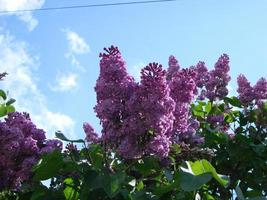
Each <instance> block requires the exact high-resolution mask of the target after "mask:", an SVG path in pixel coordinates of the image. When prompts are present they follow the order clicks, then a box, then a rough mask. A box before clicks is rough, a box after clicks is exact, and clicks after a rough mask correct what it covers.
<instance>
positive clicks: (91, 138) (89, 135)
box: [83, 123, 100, 143]
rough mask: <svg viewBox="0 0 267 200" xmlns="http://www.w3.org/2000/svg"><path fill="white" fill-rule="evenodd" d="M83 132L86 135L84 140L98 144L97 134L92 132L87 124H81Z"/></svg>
mask: <svg viewBox="0 0 267 200" xmlns="http://www.w3.org/2000/svg"><path fill="white" fill-rule="evenodd" d="M83 130H84V132H85V134H86V138H85V140H86V141H87V142H89V143H98V142H99V140H100V139H99V136H98V135H97V133H96V132H95V131H94V129H93V128H92V126H91V125H90V124H88V123H84V124H83Z"/></svg>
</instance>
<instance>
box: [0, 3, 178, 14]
mask: <svg viewBox="0 0 267 200" xmlns="http://www.w3.org/2000/svg"><path fill="white" fill-rule="evenodd" d="M171 1H178V0H148V1H130V2H118V3H104V4H89V5H75V6H59V7H48V8H36V9H22V10H2V11H1V10H0V14H8V13H17V12H32V11H49V10H66V9H78V8H92V7H108V6H122V5H134V4H151V3H164V2H171Z"/></svg>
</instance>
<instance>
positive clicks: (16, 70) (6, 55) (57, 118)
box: [0, 33, 75, 137]
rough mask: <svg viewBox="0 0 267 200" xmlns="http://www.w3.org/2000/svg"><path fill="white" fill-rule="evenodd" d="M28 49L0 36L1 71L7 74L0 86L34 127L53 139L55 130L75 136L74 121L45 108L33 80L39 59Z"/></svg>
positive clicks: (10, 38) (4, 35) (44, 100)
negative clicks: (29, 116)
mask: <svg viewBox="0 0 267 200" xmlns="http://www.w3.org/2000/svg"><path fill="white" fill-rule="evenodd" d="M27 48H28V47H27V44H26V43H25V42H20V41H17V40H16V39H15V38H13V37H12V36H10V34H8V33H3V34H1V33H0V72H4V71H6V72H8V73H9V75H8V76H7V77H6V78H5V80H4V81H3V82H1V84H2V86H1V87H3V89H5V90H9V94H10V96H11V97H13V98H15V99H16V100H17V102H16V105H15V106H16V108H17V110H19V111H27V112H29V113H30V114H31V116H32V119H33V121H34V122H35V123H36V124H37V126H38V127H41V128H44V129H45V130H46V131H47V135H48V137H53V136H54V132H55V131H56V130H61V131H63V132H65V133H66V134H67V135H68V134H69V135H70V136H74V135H73V134H74V131H73V130H74V125H75V122H74V120H73V119H72V118H71V117H69V116H67V115H65V114H63V113H59V112H53V111H51V110H50V109H49V108H48V106H47V103H46V97H45V95H44V94H43V93H42V92H41V90H40V89H39V87H38V84H37V80H36V79H35V77H38V76H37V74H36V71H37V70H38V63H39V60H38V57H34V56H31V55H30V54H29V53H28V51H27Z"/></svg>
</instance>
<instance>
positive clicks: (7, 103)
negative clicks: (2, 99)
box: [6, 98, 16, 106]
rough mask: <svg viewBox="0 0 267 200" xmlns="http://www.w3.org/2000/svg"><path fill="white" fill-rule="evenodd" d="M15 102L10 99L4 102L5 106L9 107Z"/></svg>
mask: <svg viewBox="0 0 267 200" xmlns="http://www.w3.org/2000/svg"><path fill="white" fill-rule="evenodd" d="M15 102H16V100H15V99H12V98H11V99H9V100H8V101H7V102H6V105H7V106H9V105H11V104H13V103H15Z"/></svg>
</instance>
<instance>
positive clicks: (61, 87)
mask: <svg viewBox="0 0 267 200" xmlns="http://www.w3.org/2000/svg"><path fill="white" fill-rule="evenodd" d="M77 78H78V76H77V74H73V73H68V74H62V73H58V75H57V77H56V85H54V86H50V88H51V89H52V90H53V91H69V90H71V89H74V88H76V87H77Z"/></svg>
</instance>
